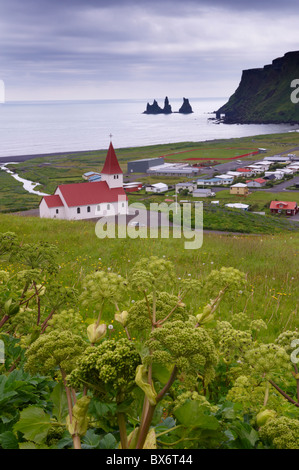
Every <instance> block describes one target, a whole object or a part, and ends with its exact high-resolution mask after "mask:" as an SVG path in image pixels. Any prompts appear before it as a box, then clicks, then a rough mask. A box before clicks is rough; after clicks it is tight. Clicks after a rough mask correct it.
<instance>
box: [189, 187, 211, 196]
mask: <svg viewBox="0 0 299 470" xmlns="http://www.w3.org/2000/svg"><path fill="white" fill-rule="evenodd" d="M192 195H193V197H212V196H215V193H214V192H213V191H212V190H211V188H208V189H200V188H199V189H195V190H194V191H193V193H192Z"/></svg>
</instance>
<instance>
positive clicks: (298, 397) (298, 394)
mask: <svg viewBox="0 0 299 470" xmlns="http://www.w3.org/2000/svg"><path fill="white" fill-rule="evenodd" d="M294 369H295V374H298V367H297V366H296V364H294ZM296 384H297V402H298V403H299V379H296Z"/></svg>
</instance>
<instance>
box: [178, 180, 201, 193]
mask: <svg viewBox="0 0 299 470" xmlns="http://www.w3.org/2000/svg"><path fill="white" fill-rule="evenodd" d="M196 188H197V184H196V183H192V182H191V181H186V182H185V183H177V184H176V185H175V192H176V193H179V192H180V191H183V190H184V189H187V190H188V191H189V193H192V192H193V191H194V189H196Z"/></svg>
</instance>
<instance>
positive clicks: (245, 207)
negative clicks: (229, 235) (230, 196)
mask: <svg viewBox="0 0 299 470" xmlns="http://www.w3.org/2000/svg"><path fill="white" fill-rule="evenodd" d="M225 207H230V208H231V209H241V210H242V211H248V209H249V207H250V206H249V204H241V203H238V202H236V203H235V204H233V203H231V204H225Z"/></svg>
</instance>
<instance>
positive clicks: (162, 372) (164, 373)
mask: <svg viewBox="0 0 299 470" xmlns="http://www.w3.org/2000/svg"><path fill="white" fill-rule="evenodd" d="M172 368H173V367H172ZM172 368H171V369H168V368H167V367H166V366H163V365H162V364H158V363H153V365H152V373H153V377H155V378H156V379H157V380H159V382H161V384H163V385H164V384H166V383H167V382H168V380H169V378H170V375H171V372H172Z"/></svg>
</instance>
